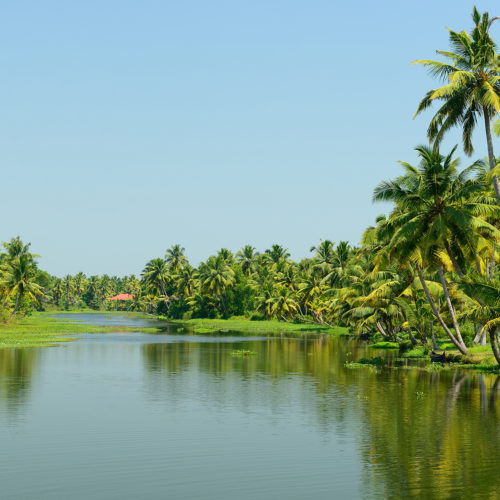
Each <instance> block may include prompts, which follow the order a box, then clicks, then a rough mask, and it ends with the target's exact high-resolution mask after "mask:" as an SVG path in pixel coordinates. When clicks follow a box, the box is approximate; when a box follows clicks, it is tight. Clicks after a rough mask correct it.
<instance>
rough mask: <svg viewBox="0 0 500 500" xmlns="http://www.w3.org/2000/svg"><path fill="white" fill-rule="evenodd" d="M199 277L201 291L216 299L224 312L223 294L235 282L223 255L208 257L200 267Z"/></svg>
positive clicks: (232, 272) (231, 270)
mask: <svg viewBox="0 0 500 500" xmlns="http://www.w3.org/2000/svg"><path fill="white" fill-rule="evenodd" d="M199 275H200V282H201V287H202V290H203V291H205V292H206V293H207V294H208V295H211V296H213V297H214V298H215V299H217V300H218V301H219V302H220V304H221V306H222V308H223V309H224V310H226V304H225V302H224V294H225V292H226V291H227V290H228V288H230V287H232V286H233V285H234V284H235V282H236V280H235V273H234V271H233V269H232V268H231V266H230V265H229V264H228V263H227V262H226V259H224V257H223V255H220V254H219V255H217V257H214V256H211V257H209V258H208V260H207V262H205V263H203V264H201V265H200V268H199Z"/></svg>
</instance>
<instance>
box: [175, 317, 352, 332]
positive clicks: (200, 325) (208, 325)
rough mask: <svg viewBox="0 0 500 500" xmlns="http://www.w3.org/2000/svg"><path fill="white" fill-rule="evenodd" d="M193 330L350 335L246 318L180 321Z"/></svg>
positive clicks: (321, 327)
mask: <svg viewBox="0 0 500 500" xmlns="http://www.w3.org/2000/svg"><path fill="white" fill-rule="evenodd" d="M179 323H182V324H185V325H187V326H189V327H190V328H192V330H193V331H194V332H195V333H214V332H218V333H224V332H244V333H254V334H257V335H264V334H268V333H269V334H270V333H315V332H319V333H328V334H335V335H348V334H349V331H348V329H347V328H345V327H330V326H325V325H316V324H312V323H310V324H304V323H286V322H284V321H277V320H267V321H249V320H248V319H245V318H230V319H190V320H186V321H179Z"/></svg>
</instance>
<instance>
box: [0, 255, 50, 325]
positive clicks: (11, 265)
mask: <svg viewBox="0 0 500 500" xmlns="http://www.w3.org/2000/svg"><path fill="white" fill-rule="evenodd" d="M0 287H1V288H3V289H4V290H5V293H6V296H7V298H10V297H15V301H14V309H13V311H12V314H11V318H13V317H14V316H15V315H16V313H17V310H18V308H19V305H20V304H21V302H22V300H23V298H24V297H25V296H28V297H29V298H30V299H32V300H35V301H36V300H38V298H39V297H41V296H42V295H43V291H42V288H41V286H40V285H38V283H36V265H35V264H34V261H33V256H32V255H31V254H26V253H21V254H20V255H18V256H16V257H14V258H11V259H9V260H8V261H7V262H6V263H5V264H4V266H3V268H2V277H1V279H0Z"/></svg>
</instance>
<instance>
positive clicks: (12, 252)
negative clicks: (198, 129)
mask: <svg viewBox="0 0 500 500" xmlns="http://www.w3.org/2000/svg"><path fill="white" fill-rule="evenodd" d="M30 246H31V243H26V244H24V243H23V242H22V241H21V238H20V237H19V236H16V237H15V238H12V239H11V240H10V241H9V242H4V243H3V247H4V248H5V250H6V251H7V255H6V257H7V258H8V259H14V258H15V257H21V255H28V256H31V258H35V257H38V255H33V254H31V253H30V251H29V249H30Z"/></svg>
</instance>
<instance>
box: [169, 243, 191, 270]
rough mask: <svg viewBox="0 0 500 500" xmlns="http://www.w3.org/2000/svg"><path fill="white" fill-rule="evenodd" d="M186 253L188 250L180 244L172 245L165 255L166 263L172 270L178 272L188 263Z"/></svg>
mask: <svg viewBox="0 0 500 500" xmlns="http://www.w3.org/2000/svg"><path fill="white" fill-rule="evenodd" d="M185 251H186V249H185V248H184V247H182V246H181V245H178V244H177V245H172V246H171V247H170V248H169V249H168V250H167V252H166V254H165V261H166V262H167V264H168V266H169V267H170V268H171V269H172V270H174V271H177V270H178V269H180V268H181V267H182V266H183V265H184V264H185V262H186V261H187V259H186V256H185V255H184V252H185Z"/></svg>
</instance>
